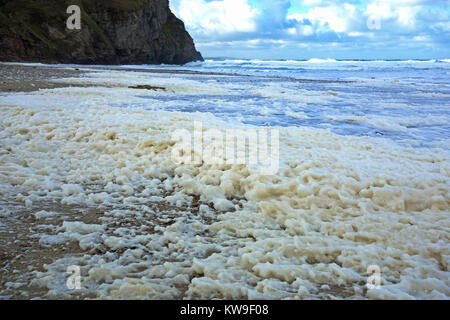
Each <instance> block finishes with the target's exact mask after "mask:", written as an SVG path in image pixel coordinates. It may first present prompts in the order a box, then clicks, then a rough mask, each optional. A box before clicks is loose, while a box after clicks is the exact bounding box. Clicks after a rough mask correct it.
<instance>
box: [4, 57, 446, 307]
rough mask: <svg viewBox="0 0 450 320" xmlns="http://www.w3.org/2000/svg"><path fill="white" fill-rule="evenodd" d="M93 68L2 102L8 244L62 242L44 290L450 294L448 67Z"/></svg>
mask: <svg viewBox="0 0 450 320" xmlns="http://www.w3.org/2000/svg"><path fill="white" fill-rule="evenodd" d="M57 67H67V68H74V67H79V66H57ZM83 70H84V71H86V72H87V73H86V74H84V75H83V76H81V77H74V78H65V79H57V80H53V81H56V82H62V83H64V84H70V87H64V88H55V89H45V90H39V91H33V92H27V93H20V92H18V93H3V94H1V95H0V107H1V108H0V204H1V206H0V217H2V219H3V220H2V221H1V224H0V235H1V234H3V233H4V234H7V232H8V229H7V227H5V226H8V223H9V225H12V224H13V223H15V225H21V224H23V223H25V221H29V222H28V223H29V228H28V227H27V230H28V231H27V232H25V233H24V234H25V236H26V237H28V238H27V239H29V241H30V243H36V244H35V245H36V246H37V247H36V250H38V252H40V251H39V250H50V249H49V248H51V250H53V251H51V254H50V255H49V259H50V257H51V259H50V261H46V262H45V264H44V263H41V265H39V268H36V269H33V268H31V271H30V273H29V275H30V277H31V279H32V284H33V285H34V286H37V287H39V288H41V289H40V290H44V292H45V294H44V297H46V298H73V297H77V298H86V297H88V298H98V299H109V298H118V299H130V298H131V299H344V298H351V299H448V298H449V297H450V282H449V279H450V277H449V266H450V246H449V239H450V150H449V146H450V143H449V139H450V126H449V117H450V61H449V60H429V61H415V60H410V61H336V60H331V59H329V60H319V59H312V60H308V61H281V60H280V61H262V60H234V59H207V60H206V61H205V62H202V63H200V62H198V63H191V64H188V65H185V66H110V67H108V68H105V67H100V66H88V67H87V69H86V67H83ZM179 70H182V71H183V72H180V71H179ZM139 86H146V88H147V90H145V89H142V87H141V89H138V88H139ZM266 131H267V132H270V134H269V135H267V136H266V139H262V138H261V136H260V135H259V134H260V133H261V132H262V133H266ZM229 132H232V135H231V137H230V136H229V135H228V134H229ZM252 133H255V134H256V137H257V139H255V140H252V136H251V134H252ZM240 136H242V137H247V138H249V139H248V142H247V140H244V142H243V143H242V144H239V143H236V144H234V143H235V141H239V137H240ZM207 137H209V139H207ZM179 143H181V144H179ZM191 143H192V144H193V145H194V147H193V148H191V147H192V145H191ZM198 143H200V148H199V144H198ZM202 143H204V144H202ZM228 143H231V145H232V154H229V153H228ZM180 145H181V148H179V147H180ZM211 146H212V147H211ZM255 146H256V148H253V147H255ZM225 149H226V150H225ZM211 150H213V151H211ZM268 150H270V153H263V151H268ZM206 151H208V152H211V153H210V154H209V155H208V156H205V152H206ZM225 151H226V152H225ZM234 151H236V154H238V153H239V152H241V153H242V154H244V155H246V156H248V159H247V158H246V157H244V158H245V159H244V160H245V161H243V162H237V161H235V160H236V159H235V158H234V157H235V153H234ZM274 151H275V152H274ZM206 153H207V152H206ZM261 154H266V157H264V156H263V158H264V159H260V156H261ZM267 154H270V155H268V156H267ZM252 156H256V158H258V159H259V160H267V159H270V160H277V162H276V164H277V167H276V170H275V171H273V172H270V173H267V172H266V173H265V172H263V171H261V168H260V167H259V166H258V165H259V164H260V163H251V162H250V159H251V157H252ZM180 159H181V161H178V160H180ZM211 159H214V160H215V161H209V160H211ZM175 160H176V161H175ZM190 160H193V161H190ZM27 217H29V220H27V219H28V218H27ZM27 226H28V225H27ZM2 232H3V233H2ZM0 238H1V237H0ZM33 241H34V242H33ZM13 243H14V241H10V244H8V245H11V246H13ZM74 248H76V249H74ZM38 261H40V260H39V259H38ZM32 265H33V264H32V263H30V266H32ZM77 267H78V268H79V271H80V277H81V285H80V287H79V288H78V289H76V290H75V291H74V290H73V288H72V287H68V286H67V285H66V283H67V270H68V268H71V269H70V270H77V269H76V268H77ZM9 287H10V288H14V289H15V291H16V292H19V291H25V292H29V291H27V290H29V288H28V282H26V281H25V282H23V283H16V284H14V283H12V284H10V285H9ZM42 288H43V289H42ZM40 292H42V291H40ZM10 293H11V291H7V290H5V291H4V292H3V294H2V296H8V294H10Z"/></svg>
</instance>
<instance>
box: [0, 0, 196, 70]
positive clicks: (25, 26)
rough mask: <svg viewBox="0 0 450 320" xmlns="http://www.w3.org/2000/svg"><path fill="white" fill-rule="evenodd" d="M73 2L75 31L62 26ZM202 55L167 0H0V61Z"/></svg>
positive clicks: (145, 60) (169, 60)
mask: <svg viewBox="0 0 450 320" xmlns="http://www.w3.org/2000/svg"><path fill="white" fill-rule="evenodd" d="M70 5H79V6H80V8H81V11H82V15H81V30H68V29H67V28H66V21H67V19H68V17H69V14H67V13H66V10H67V8H68V6H70ZM197 60H203V58H202V56H201V54H200V53H199V52H198V51H197V50H196V49H195V45H194V41H193V40H192V38H191V36H190V35H189V34H188V33H187V31H186V30H185V27H184V23H183V22H182V21H181V20H179V19H178V18H176V17H175V15H174V14H173V13H172V12H171V11H170V9H169V2H168V0H26V1H25V0H0V61H23V62H44V63H76V64H160V63H166V64H184V63H187V62H191V61H197Z"/></svg>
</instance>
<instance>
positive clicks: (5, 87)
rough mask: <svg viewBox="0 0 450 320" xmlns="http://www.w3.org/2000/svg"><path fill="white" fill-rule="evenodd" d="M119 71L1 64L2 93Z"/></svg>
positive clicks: (56, 86) (40, 87)
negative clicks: (96, 73)
mask: <svg viewBox="0 0 450 320" xmlns="http://www.w3.org/2000/svg"><path fill="white" fill-rule="evenodd" d="M105 70H117V69H115V68H112V67H111V68H109V67H104V68H97V69H95V70H93V69H90V68H89V66H79V67H73V68H71V67H58V66H31V65H21V64H13V63H0V92H32V91H38V90H39V89H55V88H67V87H72V86H74V85H73V84H69V83H63V82H55V81H54V80H57V79H62V78H77V77H81V76H83V75H84V74H86V73H87V72H95V71H105ZM120 70H121V71H128V72H147V73H159V74H187V75H227V76H231V75H229V74H221V73H203V72H196V71H188V70H161V69H140V68H136V69H134V68H133V69H128V68H121V69H120ZM76 86H77V87H87V86H88V85H76Z"/></svg>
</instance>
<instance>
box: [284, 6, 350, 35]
mask: <svg viewBox="0 0 450 320" xmlns="http://www.w3.org/2000/svg"><path fill="white" fill-rule="evenodd" d="M355 17H356V7H355V6H353V5H351V4H348V3H345V4H344V5H343V6H328V7H315V8H311V9H309V10H308V12H307V13H303V14H301V13H294V14H291V15H289V16H288V17H287V18H288V19H293V20H297V21H299V22H304V21H309V22H310V23H311V24H312V26H313V27H314V28H315V29H316V30H317V32H324V31H325V32H326V31H329V30H332V31H334V32H338V33H341V32H346V31H349V30H350V26H351V24H352V21H353V20H354V19H355Z"/></svg>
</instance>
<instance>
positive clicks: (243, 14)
mask: <svg viewBox="0 0 450 320" xmlns="http://www.w3.org/2000/svg"><path fill="white" fill-rule="evenodd" d="M170 7H171V9H172V11H173V12H174V13H175V14H176V15H177V16H178V17H179V18H181V19H182V20H183V21H184V23H185V25H186V28H187V30H188V31H189V33H190V34H191V36H192V37H193V38H194V41H195V43H196V46H197V49H198V50H200V51H201V53H202V54H203V56H204V57H229V58H243V59H311V58H320V59H327V58H334V59H448V58H450V0H347V1H338V0H170Z"/></svg>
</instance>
